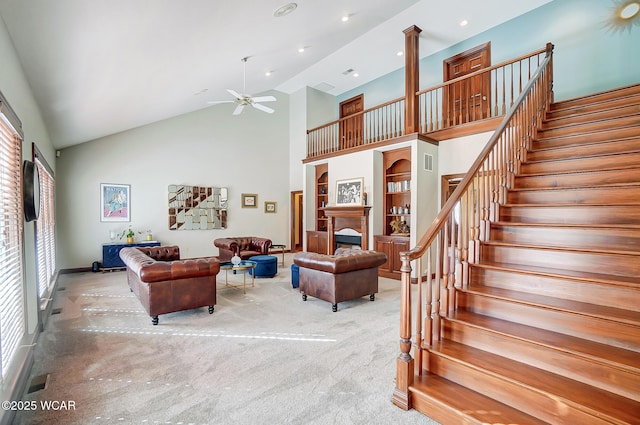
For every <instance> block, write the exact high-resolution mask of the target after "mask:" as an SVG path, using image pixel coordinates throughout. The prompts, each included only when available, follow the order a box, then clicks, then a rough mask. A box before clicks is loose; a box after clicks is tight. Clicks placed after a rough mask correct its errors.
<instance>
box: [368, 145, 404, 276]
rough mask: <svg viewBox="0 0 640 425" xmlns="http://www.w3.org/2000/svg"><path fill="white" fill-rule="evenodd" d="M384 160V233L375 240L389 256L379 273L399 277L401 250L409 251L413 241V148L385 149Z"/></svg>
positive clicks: (380, 249) (379, 248)
mask: <svg viewBox="0 0 640 425" xmlns="http://www.w3.org/2000/svg"><path fill="white" fill-rule="evenodd" d="M382 162H383V180H384V181H383V184H384V188H383V192H384V197H383V211H384V214H383V215H384V229H383V232H384V233H383V234H382V235H376V236H374V244H375V249H376V251H380V252H384V253H385V254H386V255H387V258H388V261H387V262H386V263H385V264H383V265H382V266H380V268H379V269H378V270H379V275H380V276H385V277H390V278H397V279H399V278H400V266H401V264H400V252H402V251H408V250H409V244H410V240H409V236H410V229H409V227H408V224H409V223H410V222H411V148H410V147H406V148H402V149H396V150H392V151H387V152H384V153H383V160H382Z"/></svg>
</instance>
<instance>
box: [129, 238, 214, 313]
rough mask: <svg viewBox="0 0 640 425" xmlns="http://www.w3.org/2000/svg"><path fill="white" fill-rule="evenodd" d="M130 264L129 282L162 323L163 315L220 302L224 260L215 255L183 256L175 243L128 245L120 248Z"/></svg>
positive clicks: (147, 307)
mask: <svg viewBox="0 0 640 425" xmlns="http://www.w3.org/2000/svg"><path fill="white" fill-rule="evenodd" d="M120 258H122V261H123V262H124V264H125V265H126V266H127V281H128V282H129V287H130V288H131V291H132V292H133V293H134V294H136V296H137V297H138V299H139V300H140V302H141V303H142V305H143V307H144V308H145V310H146V311H147V313H148V314H149V316H151V319H152V320H151V322H152V323H153V324H154V325H157V324H158V316H159V315H160V314H166V313H173V312H176V311H182V310H190V309H194V308H200V307H204V306H209V313H213V309H214V306H215V304H216V275H217V274H218V272H219V271H220V262H219V261H218V259H217V258H215V257H203V258H190V259H184V260H181V259H180V248H179V247H177V246H175V245H170V246H155V247H145V248H142V247H140V248H136V247H127V248H123V249H122V250H120Z"/></svg>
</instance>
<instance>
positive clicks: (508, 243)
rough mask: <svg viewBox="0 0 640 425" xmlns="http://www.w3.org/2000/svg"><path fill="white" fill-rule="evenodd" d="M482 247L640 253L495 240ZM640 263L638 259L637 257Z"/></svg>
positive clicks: (635, 252)
mask: <svg viewBox="0 0 640 425" xmlns="http://www.w3.org/2000/svg"><path fill="white" fill-rule="evenodd" d="M482 245H492V246H506V247H515V248H532V249H541V250H549V251H572V252H593V253H600V254H618V255H632V256H638V255H640V251H634V250H631V251H626V250H620V249H602V248H592V247H573V246H572V247H564V246H551V245H533V244H517V243H510V242H502V241H496V240H488V241H485V242H482ZM638 260H639V261H640V257H638Z"/></svg>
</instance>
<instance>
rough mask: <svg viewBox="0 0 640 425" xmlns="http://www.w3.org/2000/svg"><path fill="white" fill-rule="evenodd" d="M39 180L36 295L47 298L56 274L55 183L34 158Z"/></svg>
mask: <svg viewBox="0 0 640 425" xmlns="http://www.w3.org/2000/svg"><path fill="white" fill-rule="evenodd" d="M35 163H36V166H37V167H38V176H39V179H40V212H39V213H38V220H36V255H37V262H38V295H39V296H40V298H41V299H42V298H48V297H49V295H50V293H51V286H52V285H53V283H54V280H55V272H56V244H55V224H56V220H55V211H56V209H55V203H54V201H55V192H54V191H55V181H54V178H53V175H52V173H51V172H50V171H49V167H48V165H46V161H45V160H44V159H42V158H40V156H39V155H38V154H36V156H35Z"/></svg>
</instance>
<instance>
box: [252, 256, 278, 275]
mask: <svg viewBox="0 0 640 425" xmlns="http://www.w3.org/2000/svg"><path fill="white" fill-rule="evenodd" d="M249 260H251V261H255V262H256V263H257V264H256V268H255V269H253V270H249V274H253V277H274V276H275V275H276V274H277V273H278V259H277V258H276V257H274V256H273V255H254V256H253V257H251V258H249Z"/></svg>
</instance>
